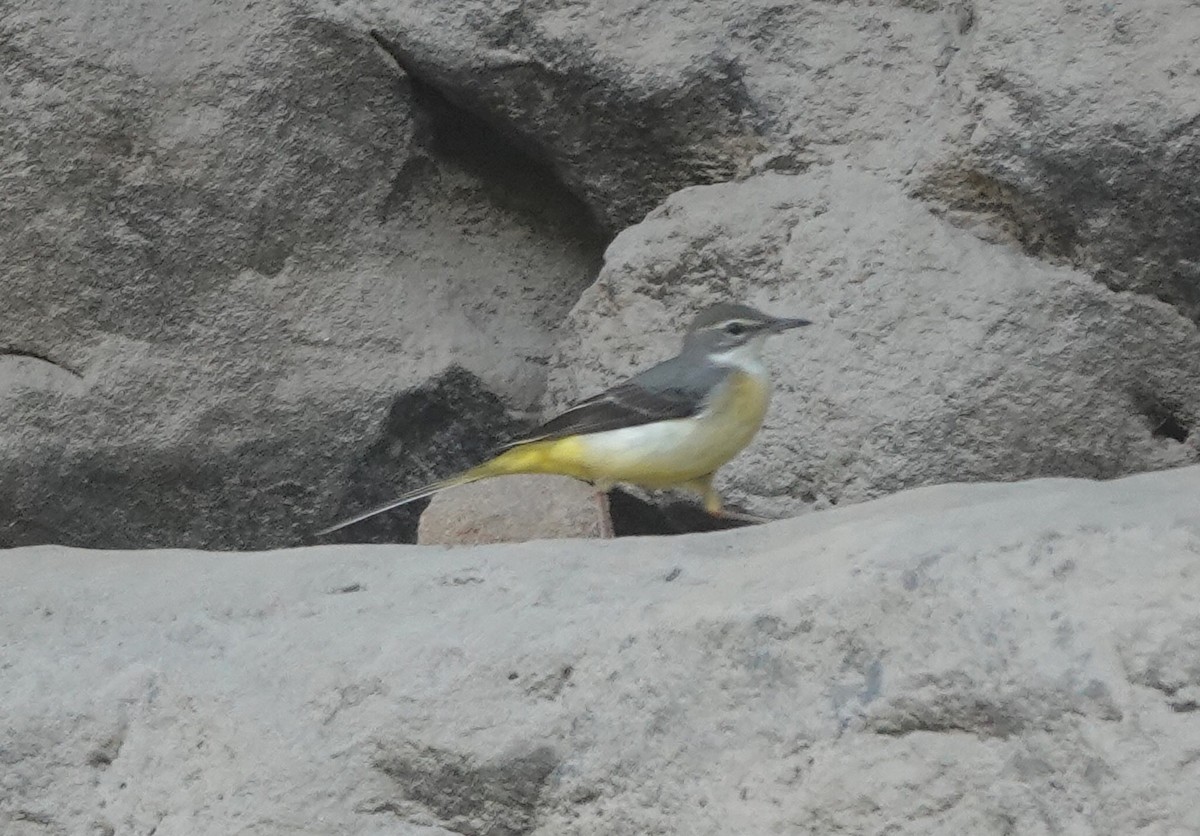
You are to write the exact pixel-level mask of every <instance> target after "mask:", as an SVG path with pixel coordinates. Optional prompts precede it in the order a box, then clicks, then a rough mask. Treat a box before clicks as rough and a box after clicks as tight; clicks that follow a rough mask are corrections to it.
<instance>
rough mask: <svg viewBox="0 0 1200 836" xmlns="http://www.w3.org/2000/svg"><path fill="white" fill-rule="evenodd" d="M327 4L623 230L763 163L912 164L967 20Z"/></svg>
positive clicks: (814, 6) (668, 6)
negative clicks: (385, 41) (957, 30)
mask: <svg viewBox="0 0 1200 836" xmlns="http://www.w3.org/2000/svg"><path fill="white" fill-rule="evenodd" d="M328 5H329V6H330V14H331V15H334V16H337V17H339V19H346V20H350V21H356V22H359V23H360V25H367V26H374V27H376V28H378V29H380V30H381V32H382V33H384V34H385V35H386V37H388V38H389V39H390V40H392V41H393V42H394V43H395V44H396V45H397V47H398V48H399V50H400V51H401V52H402V53H403V55H404V56H405V60H406V64H407V65H408V66H409V68H410V69H411V70H412V72H414V73H415V74H417V75H418V76H419V77H421V78H423V79H425V80H427V81H428V82H429V83H431V84H433V85H435V86H436V87H437V88H438V89H440V90H442V91H443V92H444V93H445V94H446V95H447V96H450V97H451V98H453V99H454V100H455V101H457V102H459V103H460V104H461V105H463V106H464V107H465V108H467V109H469V110H471V111H472V112H475V113H478V114H480V115H482V116H484V117H485V118H487V119H488V120H489V121H490V122H491V123H492V124H493V125H495V126H496V127H497V128H498V129H500V130H503V131H505V132H507V133H508V134H509V135H511V136H513V137H515V138H517V139H518V140H519V141H520V142H522V143H524V144H526V145H527V146H529V147H532V148H535V149H536V150H537V153H538V155H539V156H543V157H545V158H546V159H548V160H550V161H551V162H552V163H553V164H554V166H555V167H556V169H557V170H558V171H559V172H560V173H561V176H562V178H563V181H564V182H565V183H567V184H568V185H569V186H570V187H571V188H572V189H573V190H574V191H575V193H576V194H578V195H579V196H580V198H581V199H582V200H584V201H585V202H586V203H587V204H588V205H589V206H590V207H592V209H593V211H594V212H595V214H596V216H597V217H598V218H599V219H601V221H602V222H603V223H604V224H605V225H606V226H607V227H609V228H610V229H612V230H613V231H614V232H615V231H618V230H619V229H621V228H622V227H624V226H627V225H628V224H630V223H634V222H636V221H638V220H640V219H641V218H642V216H643V215H644V214H645V213H646V212H647V211H648V210H650V209H651V208H653V207H654V206H655V205H657V204H658V203H659V202H660V201H661V200H663V199H664V198H666V197H667V196H668V195H669V194H671V193H672V192H674V191H676V190H677V189H679V188H682V187H684V186H689V185H694V184H698V183H712V182H719V181H723V180H728V179H730V178H731V177H733V176H734V175H736V174H738V173H739V172H742V171H744V170H745V169H747V168H748V167H749V165H750V164H751V162H752V161H753V160H755V158H756V157H758V156H760V155H765V157H766V158H768V159H775V158H780V157H782V158H785V159H791V157H792V156H794V155H795V154H799V155H800V156H801V157H808V156H810V155H811V154H813V153H816V154H818V155H822V154H833V155H835V156H840V155H843V154H854V155H856V156H858V157H861V158H863V159H870V160H872V164H873V165H880V166H885V167H893V168H894V167H896V165H897V163H898V161H900V160H901V159H903V160H907V161H908V163H909V164H910V165H911V164H912V163H913V162H914V161H915V160H916V159H918V157H919V154H920V153H921V151H920V149H921V148H922V147H923V145H924V143H925V141H926V140H927V137H928V131H927V130H926V129H925V127H924V126H925V123H926V121H927V120H929V119H931V118H932V117H933V115H934V114H935V112H936V110H937V108H938V107H939V105H940V97H942V96H944V89H943V88H944V85H942V83H941V82H940V80H939V78H938V75H937V72H936V65H937V63H938V61H939V60H940V58H941V56H943V55H944V53H945V51H946V49H947V41H946V39H947V37H948V35H947V32H948V31H949V30H950V28H951V27H953V26H955V25H956V23H955V21H956V19H957V18H956V16H955V13H954V12H953V11H949V10H942V9H940V8H937V9H934V8H930V9H926V8H921V6H923V5H925V4H917V3H904V2H900V3H895V4H890V3H882V4H870V5H867V6H865V7H864V6H859V5H857V4H843V3H791V2H787V3H784V2H778V0H746V1H744V2H738V3H728V2H725V0H708V2H695V0H632V1H631V2H622V3H619V4H614V3H612V2H610V0H584V2H572V3H547V2H541V0H537V1H536V2H509V0H465V2H456V3H442V2H436V0H410V1H409V2H399V3H398V2H393V0H349V2H337V3H332V2H331V3H329V4H328ZM884 91H885V92H884ZM917 128H920V130H917ZM918 134H919V138H918ZM814 149H819V150H814ZM793 163H794V161H793ZM783 164H788V163H783ZM899 164H900V165H903V163H899Z"/></svg>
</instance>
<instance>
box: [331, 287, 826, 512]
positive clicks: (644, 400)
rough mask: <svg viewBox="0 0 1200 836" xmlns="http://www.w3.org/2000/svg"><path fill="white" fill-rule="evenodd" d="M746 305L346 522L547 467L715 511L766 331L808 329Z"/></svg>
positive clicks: (699, 324)
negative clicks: (692, 497) (666, 493)
mask: <svg viewBox="0 0 1200 836" xmlns="http://www.w3.org/2000/svg"><path fill="white" fill-rule="evenodd" d="M811 324H812V323H810V322H809V321H808V320H807V319H781V318H778V317H774V316H768V315H767V314H765V313H762V312H761V311H756V310H755V309H754V308H751V307H747V306H746V305H731V304H720V305H713V306H712V307H709V308H705V309H704V310H703V311H701V312H700V313H699V314H697V315H696V318H695V319H694V320H692V324H691V326H690V327H689V328H688V331H687V336H685V337H684V339H683V350H682V351H680V352H679V354H678V355H677V356H675V357H672V358H671V359H670V360H666V361H664V362H662V363H659V364H658V365H657V366H653V367H651V368H649V369H647V370H646V371H644V372H641V373H640V374H638V375H635V376H634V377H631V378H630V379H629V380H627V381H625V382H624V383H620V384H618V385H616V386H614V387H612V388H611V389H608V390H607V391H604V392H601V393H600V394H599V395H595V396H593V397H590V398H588V399H586V400H583V401H579V402H578V403H576V404H575V405H573V406H572V407H570V408H569V409H568V410H567V411H566V412H564V413H562V414H561V415H559V416H558V417H556V418H552V419H551V420H549V421H547V422H546V423H545V424H542V425H541V426H540V427H538V428H537V429H535V430H533V431H532V432H530V433H528V434H527V435H525V436H523V437H521V438H518V439H516V440H514V441H511V442H509V443H508V444H506V445H505V446H504V447H502V448H500V449H499V450H498V451H497V452H496V454H495V455H494V456H493V457H492V458H490V459H488V460H487V461H485V462H484V463H483V464H481V465H478V466H476V467H472V468H471V469H470V470H466V471H464V472H462V473H460V474H458V475H457V476H451V477H450V478H449V479H443V480H442V481H440V482H434V483H433V484H431V485H426V486H425V487H423V488H417V489H416V490H413V491H409V492H408V493H406V494H404V495H403V496H400V497H397V498H396V499H393V500H392V501H391V502H387V503H385V504H383V505H380V506H379V507H377V508H372V509H371V510H369V511H366V512H364V513H362V514H359V515H358V516H356V517H351V518H350V519H348V520H343V521H342V522H339V523H337V524H336V525H331V526H329V527H328V528H325V529H322V530H321V531H319V532H318V534H328V533H330V532H331V531H337V530H338V529H339V528H344V527H346V526H348V525H353V524H354V523H356V522H359V521H361V520H365V519H367V518H368V517H373V516H375V515H376V514H381V513H383V512H384V511H390V510H391V509H392V508H396V507H398V506H400V505H404V504H406V503H408V502H413V501H415V500H418V499H424V498H425V497H427V496H432V495H433V494H435V493H438V492H439V491H444V490H446V489H447V488H453V487H455V486H457V485H465V484H467V483H469V482H478V481H479V480H481V479H488V478H491V477H492V476H509V475H512V474H516V473H554V474H560V475H563V476H573V477H574V478H576V479H582V480H583V481H585V482H590V483H592V484H593V485H594V486H595V487H596V489H597V490H598V491H600V492H607V491H608V490H610V489H611V488H612V487H613V485H615V484H617V483H619V482H623V483H626V484H631V485H638V486H640V487H643V488H649V489H661V488H685V489H687V490H691V491H694V492H695V493H698V494H699V495H700V496H701V497H702V498H703V500H704V508H705V510H707V511H708V512H709V513H710V514H712V515H714V516H721V515H722V508H721V496H720V494H718V493H717V491H716V489H715V488H714V487H713V484H712V483H713V476H715V475H716V472H717V470H718V469H719V468H720V467H721V466H722V465H724V464H725V463H726V462H728V461H729V460H730V459H732V458H733V457H734V456H736V455H737V454H738V453H739V452H740V451H741V449H742V448H743V447H745V446H746V445H747V444H749V443H750V439H752V438H754V434H755V433H757V432H758V429H759V427H761V426H762V422H763V417H764V416H765V415H766V413H767V404H768V402H769V401H770V398H771V379H770V376H769V374H768V373H767V367H766V364H765V363H763V356H762V351H763V343H764V342H765V341H766V338H767V337H768V336H770V335H771V334H778V333H780V332H781V331H786V330H788V329H789V328H799V327H800V326H802V325H811Z"/></svg>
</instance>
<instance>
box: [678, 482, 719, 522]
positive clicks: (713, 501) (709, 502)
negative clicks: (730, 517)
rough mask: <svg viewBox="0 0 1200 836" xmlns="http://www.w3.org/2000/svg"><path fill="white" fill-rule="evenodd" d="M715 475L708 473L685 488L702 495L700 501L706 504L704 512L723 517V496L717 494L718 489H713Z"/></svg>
mask: <svg viewBox="0 0 1200 836" xmlns="http://www.w3.org/2000/svg"><path fill="white" fill-rule="evenodd" d="M714 476H716V474H715V473H708V474H705V475H704V476H700V477H698V478H696V479H693V480H692V481H690V482H688V483H687V484H686V485H685V486H684V487H686V488H688V489H690V490H693V491H695V492H696V493H698V494H700V499H701V501H702V502H703V503H704V510H705V511H707V512H708V513H709V514H710V515H711V516H714V517H720V516H723V515H724V513H725V511H724V506H723V505H722V503H721V494H719V493H717V489H716V488H714V487H713V477H714Z"/></svg>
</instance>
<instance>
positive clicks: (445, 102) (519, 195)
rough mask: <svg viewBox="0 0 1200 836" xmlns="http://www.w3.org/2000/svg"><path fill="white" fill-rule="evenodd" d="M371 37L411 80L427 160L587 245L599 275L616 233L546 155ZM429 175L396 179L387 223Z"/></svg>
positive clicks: (538, 225) (540, 225)
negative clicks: (456, 98)
mask: <svg viewBox="0 0 1200 836" xmlns="http://www.w3.org/2000/svg"><path fill="white" fill-rule="evenodd" d="M370 35H371V38H372V39H374V41H375V43H377V44H378V45H379V47H380V48H381V49H383V50H384V52H386V53H387V55H388V56H389V57H390V58H391V59H392V60H393V61H394V62H395V64H396V66H397V67H398V68H399V69H400V70H401V72H402V73H403V74H404V76H405V78H406V80H407V84H408V88H409V91H410V93H411V96H412V101H413V103H414V104H415V106H416V109H417V111H418V124H417V129H416V137H415V139H416V143H417V144H418V146H420V147H421V148H423V149H424V151H425V152H426V153H427V154H428V155H429V158H431V159H432V161H435V162H436V164H438V165H440V166H444V167H448V168H452V169H457V170H459V171H461V172H463V173H465V174H467V175H469V176H470V177H471V178H472V179H474V180H476V181H477V182H478V183H479V184H480V186H481V187H482V189H483V191H484V192H485V194H486V195H487V196H488V198H489V199H490V200H491V201H492V202H493V203H494V204H495V205H497V206H498V207H500V208H502V209H506V210H508V211H511V212H513V213H514V214H515V215H517V216H518V217H520V218H522V219H523V220H524V221H525V222H527V223H529V224H530V225H531V226H533V227H534V228H535V229H538V230H540V231H542V232H544V233H546V234H548V235H549V236H550V237H552V238H555V239H564V238H565V239H567V240H571V241H574V242H576V243H577V244H579V245H581V246H583V247H585V248H586V250H587V251H588V252H590V253H592V254H594V258H595V268H596V270H597V271H598V270H599V267H600V263H601V258H602V256H603V254H604V248H605V247H606V246H607V245H608V242H609V240H611V238H612V235H611V233H609V232H608V231H607V230H605V229H604V227H603V225H602V224H601V223H600V221H599V219H598V218H597V216H596V214H595V213H594V212H593V211H592V209H591V208H590V207H589V206H588V205H587V204H586V203H585V202H584V201H583V200H582V199H581V198H580V197H579V196H578V195H577V194H576V193H575V192H573V191H572V190H571V189H570V188H569V187H568V186H567V185H566V184H565V183H564V182H563V180H562V178H561V177H560V176H559V173H558V171H557V170H556V169H555V167H554V165H553V164H552V163H550V162H549V161H547V160H546V159H545V155H544V154H542V153H540V149H538V148H537V147H536V146H535V145H534V144H533V143H530V142H523V141H522V140H521V138H519V137H517V136H515V135H514V134H513V133H511V132H506V131H505V130H504V129H503V128H502V127H500V126H498V125H496V124H495V123H494V122H493V121H491V120H489V119H487V118H486V117H484V116H480V115H478V114H476V113H473V112H471V111H470V110H468V109H466V108H464V107H462V106H460V105H459V104H457V103H456V102H455V101H454V100H453V98H452V96H451V95H449V94H448V93H447V92H446V91H444V90H442V89H441V88H440V87H438V86H437V85H436V84H434V83H432V82H431V81H430V80H429V79H428V78H427V77H425V76H424V75H423V74H422V73H420V72H419V71H418V70H417V69H416V68H415V65H414V62H413V61H411V60H410V59H409V58H408V57H407V56H406V55H405V53H404V51H403V50H402V49H401V48H400V46H399V45H398V44H397V43H396V42H395V41H394V40H391V39H389V38H386V37H384V36H383V35H382V34H381V33H380V32H378V31H377V30H371V32H370ZM425 169H427V165H426V163H422V162H416V163H411V162H410V163H409V164H407V165H406V166H405V167H404V169H403V170H402V171H401V172H400V173H399V174H398V176H397V179H396V181H395V182H394V184H393V188H392V194H391V195H389V197H388V200H387V202H386V205H385V207H384V209H383V211H382V214H383V216H384V217H385V218H386V217H388V216H390V215H392V214H394V212H395V211H396V210H397V209H398V208H399V206H400V205H402V204H403V202H404V200H405V198H406V196H407V193H408V190H409V189H410V188H411V184H410V182H409V181H412V180H413V178H414V175H415V174H419V173H424V170H425Z"/></svg>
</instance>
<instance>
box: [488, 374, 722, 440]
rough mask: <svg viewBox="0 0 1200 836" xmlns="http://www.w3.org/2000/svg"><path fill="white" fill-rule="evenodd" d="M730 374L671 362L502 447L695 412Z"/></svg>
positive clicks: (650, 422)
mask: <svg viewBox="0 0 1200 836" xmlns="http://www.w3.org/2000/svg"><path fill="white" fill-rule="evenodd" d="M731 371H732V370H731V369H729V368H728V367H724V366H711V365H708V364H707V363H693V362H689V361H688V360H686V359H685V358H683V357H676V358H673V359H671V360H667V361H666V362H665V363H659V364H658V365H657V366H654V367H653V368H650V369H647V370H646V371H644V372H642V373H641V374H639V375H637V376H635V377H632V378H630V379H629V380H627V381H625V382H624V383H620V384H618V385H616V386H614V387H612V388H611V389H608V390H606V391H604V392H601V393H600V394H599V395H593V396H592V397H590V398H587V399H585V400H582V401H579V402H578V403H576V404H574V405H572V406H571V408H570V409H568V410H567V411H566V412H563V413H562V414H561V415H558V416H556V417H554V418H551V419H550V420H549V421H547V422H546V423H544V424H542V425H541V426H540V427H538V428H537V429H535V430H533V431H532V432H530V433H529V434H527V435H525V436H522V437H521V438H518V439H514V440H513V441H511V442H509V443H508V444H506V445H505V447H515V446H517V445H519V444H528V443H529V442H531V441H546V440H550V439H555V438H564V437H566V436H569V435H582V434H585V433H599V432H607V431H608V430H620V429H624V428H625V427H636V426H639V425H641V424H652V423H654V422H655V421H667V420H670V419H672V418H690V417H692V416H693V415H695V414H696V413H698V412H700V411H701V410H702V409H703V408H704V405H705V403H706V401H707V399H708V395H709V393H710V392H711V391H712V390H713V389H714V388H715V387H716V386H717V385H718V384H720V383H721V381H722V380H724V379H725V377H726V376H727V375H728V374H729V373H730V372H731Z"/></svg>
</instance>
